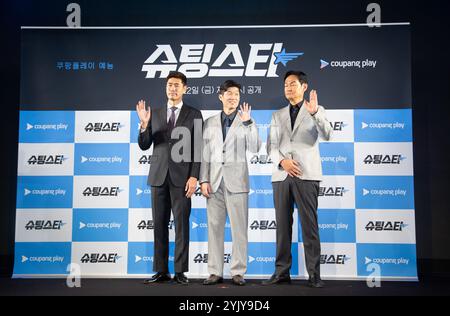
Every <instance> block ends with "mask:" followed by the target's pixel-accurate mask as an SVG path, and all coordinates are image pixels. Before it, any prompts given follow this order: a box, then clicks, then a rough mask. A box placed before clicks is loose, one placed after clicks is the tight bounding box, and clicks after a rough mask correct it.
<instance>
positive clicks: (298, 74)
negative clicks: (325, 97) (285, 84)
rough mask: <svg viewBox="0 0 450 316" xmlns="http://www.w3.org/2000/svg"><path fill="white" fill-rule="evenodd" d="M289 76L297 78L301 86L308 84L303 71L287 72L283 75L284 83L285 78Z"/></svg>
mask: <svg viewBox="0 0 450 316" xmlns="http://www.w3.org/2000/svg"><path fill="white" fill-rule="evenodd" d="M289 76H296V77H297V78H298V81H300V83H301V84H304V83H308V77H307V76H306V74H305V73H304V72H303V71H297V70H289V71H288V72H286V74H285V75H284V81H286V79H287V77H289Z"/></svg>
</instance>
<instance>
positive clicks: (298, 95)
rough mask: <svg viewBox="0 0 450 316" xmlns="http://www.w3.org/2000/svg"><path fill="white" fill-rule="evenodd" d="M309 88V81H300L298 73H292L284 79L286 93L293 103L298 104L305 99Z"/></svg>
mask: <svg viewBox="0 0 450 316" xmlns="http://www.w3.org/2000/svg"><path fill="white" fill-rule="evenodd" d="M307 89H308V84H307V83H300V80H299V79H298V77H297V76H296V75H290V76H288V77H287V78H286V80H285V81H284V95H285V97H286V99H288V100H289V102H290V103H291V104H294V105H295V104H298V103H300V102H301V101H303V96H304V94H305V91H306V90H307Z"/></svg>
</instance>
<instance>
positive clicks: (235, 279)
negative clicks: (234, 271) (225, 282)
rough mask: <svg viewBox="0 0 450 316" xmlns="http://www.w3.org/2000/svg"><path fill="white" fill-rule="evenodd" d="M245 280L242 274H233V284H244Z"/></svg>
mask: <svg viewBox="0 0 450 316" xmlns="http://www.w3.org/2000/svg"><path fill="white" fill-rule="evenodd" d="M245 283H246V282H245V280H244V277H243V276H242V275H235V276H233V284H234V285H239V286H243V285H245Z"/></svg>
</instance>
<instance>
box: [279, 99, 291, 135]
mask: <svg viewBox="0 0 450 316" xmlns="http://www.w3.org/2000/svg"><path fill="white" fill-rule="evenodd" d="M280 114H281V122H280V124H286V127H287V129H288V131H289V135H290V134H291V133H292V127H291V115H290V113H289V105H288V106H287V107H285V108H284V109H283V110H282V111H281V113H280ZM278 128H282V126H279V127H278Z"/></svg>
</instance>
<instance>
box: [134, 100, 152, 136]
mask: <svg viewBox="0 0 450 316" xmlns="http://www.w3.org/2000/svg"><path fill="white" fill-rule="evenodd" d="M136 112H137V114H138V116H139V120H140V121H141V128H142V129H144V128H147V125H148V122H150V118H151V116H152V112H151V109H150V106H149V107H148V108H146V107H145V101H144V100H140V101H139V102H138V104H137V105H136Z"/></svg>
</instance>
